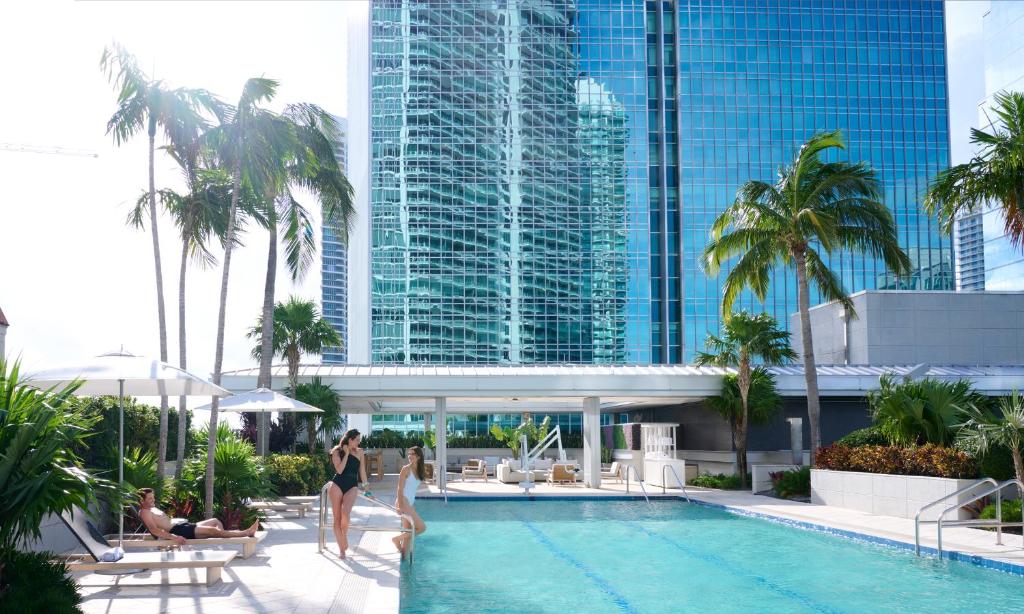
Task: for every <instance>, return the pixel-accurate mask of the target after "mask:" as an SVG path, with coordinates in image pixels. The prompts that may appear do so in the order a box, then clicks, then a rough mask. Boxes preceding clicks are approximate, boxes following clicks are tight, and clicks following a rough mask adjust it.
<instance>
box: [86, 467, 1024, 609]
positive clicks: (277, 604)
mask: <svg viewBox="0 0 1024 614" xmlns="http://www.w3.org/2000/svg"><path fill="white" fill-rule="evenodd" d="M396 477H397V476H394V475H389V476H386V478H385V480H384V481H383V482H373V483H372V486H371V488H372V490H373V491H374V494H375V495H376V496H379V497H380V498H381V499H383V500H385V501H388V502H392V501H393V500H394V490H395V483H396ZM429 490H430V495H433V496H437V495H439V492H438V490H437V488H436V487H433V486H432V487H430V488H429ZM687 490H688V492H689V494H690V496H691V497H693V498H694V499H699V500H701V501H704V502H707V503H712V504H718V505H723V506H727V507H731V508H735V509H738V510H742V511H745V512H751V513H755V514H762V515H766V516H772V517H775V518H780V519H785V520H792V521H798V522H805V523H811V524H816V525H822V526H825V527H829V528H833V529H839V530H843V531H851V532H855V533H861V534H866V535H871V536H875V537H880V538H884V539H890V540H894V541H899V542H903V543H907V544H913V543H914V522H913V520H907V519H904V518H895V517H889V516H877V515H871V514H867V513H864V512H858V511H854V510H849V509H843V508H838V507H834V506H826V505H813V504H810V503H799V502H794V501H783V500H779V499H773V498H770V497H763V496H759V495H752V494H750V493H746V492H738V491H716V490H705V489H699V488H689V489H687ZM630 491H631V494H634V495H635V494H638V493H639V488H637V485H636V483H633V484H632V485H631V487H630ZM521 492H522V491H521V489H520V488H519V487H518V486H517V485H515V484H502V483H500V482H497V481H495V480H493V479H492V480H489V481H488V482H483V481H479V480H473V481H468V482H462V481H454V482H450V483H449V488H448V493H449V496H450V497H473V496H508V495H516V494H519V493H521ZM625 492H626V490H625V485H624V484H608V483H607V482H606V483H605V484H603V485H602V488H601V489H591V488H585V487H583V486H575V487H574V486H548V485H546V484H538V486H537V488H536V489H534V491H533V494H534V495H536V496H551V495H560V496H615V495H623V494H625ZM647 492H648V494H650V495H651V496H660V495H661V488H648V491H647ZM667 492H668V494H670V495H678V494H680V491H679V490H676V489H668V491H667ZM426 495H427V493H425V492H422V493H421V496H426ZM359 523H365V524H372V525H378V526H379V525H382V524H387V525H388V526H391V525H394V526H396V527H397V518H396V517H395V516H394V514H393V513H391V512H388V511H386V510H383V509H381V508H378V507H374V506H372V505H370V504H368V503H365V502H362V501H360V502H359V503H358V504H357V506H356V508H355V513H354V517H353V524H359ZM316 526H317V513H316V510H315V509H314V512H313V513H311V514H310V515H309V516H308V517H307V518H303V519H291V518H276V519H272V520H271V521H270V523H269V528H270V534H269V535H268V536H267V539H266V540H264V542H263V543H262V544H261V547H260V549H259V550H258V551H257V554H256V555H255V556H254V557H252V558H251V559H248V560H241V559H236V560H235V561H233V562H232V563H231V564H230V565H229V566H228V567H227V568H226V569H225V570H224V576H223V578H224V579H223V582H221V583H220V584H218V585H216V586H213V587H209V588H207V587H205V586H202V585H201V584H200V585H191V586H190V585H183V584H172V585H168V584H163V585H161V584H159V582H160V579H161V576H159V575H157V574H140V575H137V576H123V577H120V578H118V577H114V576H102V575H97V574H79V575H78V579H79V582H80V583H81V584H82V585H83V586H82V594H83V596H84V599H85V602H84V604H83V609H84V611H85V612H89V613H93V612H95V613H101V612H102V613H104V614H117V613H120V612H132V613H134V612H173V613H175V614H177V613H179V612H181V613H186V612H197V613H198V612H202V613H203V614H220V613H227V612H246V613H249V612H253V613H277V612H282V613H285V612H287V613H292V612H296V613H297V612H338V613H345V614H348V613H352V614H356V613H363V612H365V613H372V614H385V613H387V614H393V613H395V612H397V611H398V606H399V588H398V581H399V571H400V570H399V560H398V555H397V553H396V552H395V551H394V547H393V546H392V544H391V539H390V538H391V537H393V535H394V534H392V533H386V532H367V533H361V532H357V531H352V533H351V538H350V539H351V540H352V541H353V543H354V544H356V548H355V552H354V553H352V552H351V551H350V554H349V558H348V560H346V561H341V560H339V559H338V558H337V557H336V556H335V555H334V554H333V553H334V551H335V549H336V548H337V546H335V545H333V536H332V535H328V548H330V553H325V554H323V555H319V554H317V552H316ZM944 537H945V539H944V546H945V549H947V550H953V551H958V552H961V553H964V554H969V555H975V556H980V557H984V558H988V559H992V560H997V561H1005V562H1010V563H1014V564H1016V565H1024V550H1022V549H1021V536H1019V535H1007V536H1005V537H1004V540H1003V541H1004V545H1003V546H997V545H995V534H994V533H992V532H989V531H981V530H978V529H965V528H951V529H947V530H945V531H944ZM423 539H430V537H429V532H428V533H427V534H426V535H425V536H424V537H423ZM922 545H925V546H931V547H934V546H935V527H934V525H928V527H927V528H925V529H924V530H923V531H922ZM187 573H188V572H183V571H178V572H169V575H168V576H166V577H167V578H168V579H169V580H170V581H171V582H182V581H185V580H187V578H188V576H187ZM200 580H201V577H200Z"/></svg>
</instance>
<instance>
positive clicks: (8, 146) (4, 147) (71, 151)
mask: <svg viewBox="0 0 1024 614" xmlns="http://www.w3.org/2000/svg"><path fill="white" fill-rule="evenodd" d="M0 151H16V152H20V153H37V154H52V155H58V156H83V157H86V158H98V157H100V155H99V154H98V153H96V152H95V151H92V150H89V149H75V148H73V147H46V146H40V145H25V144H21V143H0Z"/></svg>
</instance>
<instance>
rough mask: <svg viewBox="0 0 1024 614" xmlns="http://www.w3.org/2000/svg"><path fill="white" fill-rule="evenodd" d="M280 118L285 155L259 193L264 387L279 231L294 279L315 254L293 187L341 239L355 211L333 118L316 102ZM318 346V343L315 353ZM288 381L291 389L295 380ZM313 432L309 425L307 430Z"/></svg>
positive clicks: (310, 227)
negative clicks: (263, 247)
mask: <svg viewBox="0 0 1024 614" xmlns="http://www.w3.org/2000/svg"><path fill="white" fill-rule="evenodd" d="M280 119H281V121H282V122H283V123H284V124H285V125H286V126H287V127H288V130H287V131H286V132H285V134H287V136H288V139H287V144H286V146H285V147H283V148H282V153H283V155H282V156H281V157H280V158H279V159H277V160H276V161H274V160H270V161H269V162H270V163H271V165H274V163H275V162H276V166H272V167H271V168H268V171H269V175H270V176H271V177H272V180H271V181H269V182H267V183H266V184H265V185H264V186H263V187H264V188H265V191H264V192H263V194H261V196H262V198H263V200H264V201H265V208H266V219H267V224H266V227H267V229H268V231H269V233H270V241H269V242H268V244H269V247H268V252H267V274H266V281H265V283H264V287H263V310H262V313H261V317H260V324H261V329H260V333H259V335H258V338H259V339H260V342H261V344H260V349H259V352H258V353H254V357H256V358H257V359H259V361H260V372H259V378H258V381H257V386H260V387H263V388H270V367H271V361H272V359H273V355H274V354H275V353H276V352H277V350H278V348H277V347H276V346H275V343H274V338H275V337H276V336H277V333H278V329H277V327H276V322H274V320H276V307H275V306H274V291H275V285H276V279H277V242H278V231H279V230H280V232H281V237H280V239H281V240H283V242H284V246H285V264H286V268H287V269H288V272H289V275H290V276H291V279H292V281H297V280H300V279H302V278H303V277H304V276H305V274H306V272H307V271H308V270H309V267H310V265H311V264H312V262H313V260H314V256H315V254H316V238H315V237H316V234H315V232H314V227H315V224H314V221H313V217H312V216H311V215H310V213H309V211H307V210H306V208H305V207H304V206H303V205H302V204H301V203H300V202H299V201H298V200H297V199H296V198H295V195H294V193H293V187H294V188H301V189H302V190H304V191H305V192H306V193H308V194H310V195H312V196H313V197H314V198H315V199H316V200H317V201H318V202H319V204H320V208H321V212H322V218H323V222H324V225H325V226H326V227H327V228H329V229H330V230H331V231H332V232H333V233H334V234H335V235H336V236H338V237H339V238H341V240H346V239H347V237H348V227H349V224H350V221H351V219H352V217H353V216H354V209H353V205H352V186H351V185H349V183H348V180H347V179H346V178H345V174H344V173H343V172H342V171H341V167H340V166H339V164H338V152H337V151H336V150H335V146H334V143H336V142H337V141H338V140H339V131H338V125H337V122H336V121H335V120H334V118H333V117H331V115H330V114H328V113H327V112H325V111H324V110H323V109H321V108H320V107H318V106H316V105H312V104H308V103H302V104H294V105H289V106H288V107H286V108H285V111H284V113H283V114H282V115H281V118H280ZM331 341H335V342H336V343H329V344H327V345H328V346H339V345H341V337H340V336H337V335H335V336H334V337H332V338H331ZM321 351H322V347H321V348H319V349H316V350H314V353H317V354H319V353H320V352H321ZM290 384H291V387H292V390H295V386H296V382H295V381H294V379H292V380H291V381H290ZM313 432H314V431H313V430H312V429H310V433H313ZM311 437H312V435H311Z"/></svg>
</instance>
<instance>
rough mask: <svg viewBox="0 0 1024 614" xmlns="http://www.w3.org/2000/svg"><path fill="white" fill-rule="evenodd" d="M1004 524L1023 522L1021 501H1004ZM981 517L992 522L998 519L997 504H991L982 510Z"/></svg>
mask: <svg viewBox="0 0 1024 614" xmlns="http://www.w3.org/2000/svg"><path fill="white" fill-rule="evenodd" d="M1002 507H1003V522H1021V506H1020V500H1019V499H1018V500H1010V501H1007V500H1005V499H1004V500H1003V503H1002ZM981 517H982V518H985V519H988V520H992V519H994V518H995V517H996V504H995V503H990V504H988V505H986V506H985V509H983V510H981Z"/></svg>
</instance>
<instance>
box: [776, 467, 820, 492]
mask: <svg viewBox="0 0 1024 614" xmlns="http://www.w3.org/2000/svg"><path fill="white" fill-rule="evenodd" d="M775 478H776V476H775V475H774V474H772V481H773V482H775V484H774V486H775V494H777V495H778V496H780V497H782V498H783V499H792V498H793V497H809V496H810V495H811V468H810V467H801V468H800V469H797V470H795V471H783V472H781V475H779V476H778V480H777V481H776V479H775Z"/></svg>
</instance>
